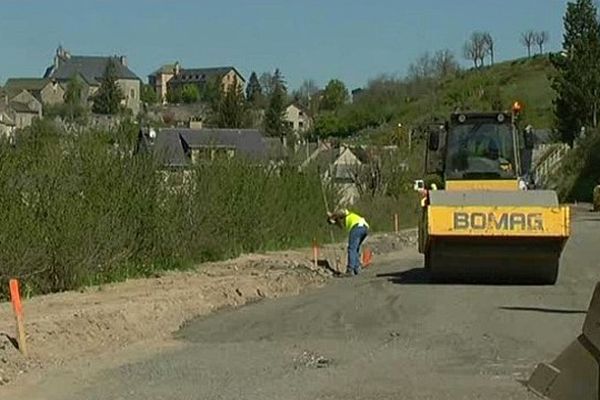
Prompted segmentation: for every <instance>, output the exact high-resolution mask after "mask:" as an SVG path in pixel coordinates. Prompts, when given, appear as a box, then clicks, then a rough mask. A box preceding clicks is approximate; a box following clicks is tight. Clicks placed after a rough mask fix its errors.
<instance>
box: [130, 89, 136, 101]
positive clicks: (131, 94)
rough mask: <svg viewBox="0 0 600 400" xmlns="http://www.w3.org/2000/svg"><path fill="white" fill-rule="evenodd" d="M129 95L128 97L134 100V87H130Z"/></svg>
mask: <svg viewBox="0 0 600 400" xmlns="http://www.w3.org/2000/svg"><path fill="white" fill-rule="evenodd" d="M129 97H130V98H131V99H132V100H135V89H131V91H130V92H129Z"/></svg>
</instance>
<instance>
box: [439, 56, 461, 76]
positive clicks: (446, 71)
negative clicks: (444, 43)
mask: <svg viewBox="0 0 600 400" xmlns="http://www.w3.org/2000/svg"><path fill="white" fill-rule="evenodd" d="M433 64H434V68H435V74H436V75H437V76H438V77H440V78H444V77H446V76H449V75H452V74H454V73H455V72H456V71H458V70H459V69H460V66H459V65H458V62H457V61H456V59H455V57H454V53H452V52H451V51H450V50H448V49H444V50H438V51H436V52H435V55H434V56H433Z"/></svg>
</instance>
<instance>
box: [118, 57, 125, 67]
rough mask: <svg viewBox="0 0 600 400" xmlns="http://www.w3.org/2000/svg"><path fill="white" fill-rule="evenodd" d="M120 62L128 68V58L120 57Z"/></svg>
mask: <svg viewBox="0 0 600 400" xmlns="http://www.w3.org/2000/svg"><path fill="white" fill-rule="evenodd" d="M119 62H120V63H121V65H122V66H124V67H126V66H127V56H121V57H119Z"/></svg>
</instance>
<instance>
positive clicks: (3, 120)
mask: <svg viewBox="0 0 600 400" xmlns="http://www.w3.org/2000/svg"><path fill="white" fill-rule="evenodd" d="M16 128H17V126H16V124H15V121H13V119H12V117H11V116H10V115H9V113H8V112H7V111H6V110H2V111H0V137H4V138H11V137H12V136H13V135H14V133H15V129H16Z"/></svg>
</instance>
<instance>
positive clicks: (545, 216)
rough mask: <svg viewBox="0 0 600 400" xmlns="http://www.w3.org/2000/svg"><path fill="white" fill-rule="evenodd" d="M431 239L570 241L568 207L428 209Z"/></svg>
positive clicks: (432, 207)
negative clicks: (483, 238) (532, 238)
mask: <svg viewBox="0 0 600 400" xmlns="http://www.w3.org/2000/svg"><path fill="white" fill-rule="evenodd" d="M427 213H428V221H429V224H428V226H427V229H428V232H427V233H428V234H429V235H430V236H437V235H443V236H507V237H522V236H529V237H540V238H552V237H556V238H567V237H569V234H570V224H569V218H570V212H569V207H565V206H559V207H540V206H537V207H518V206H514V207H513V206H511V207H509V206H504V207H481V206H479V207H478V206H468V207H460V206H458V207H451V206H430V207H428V209H427Z"/></svg>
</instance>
